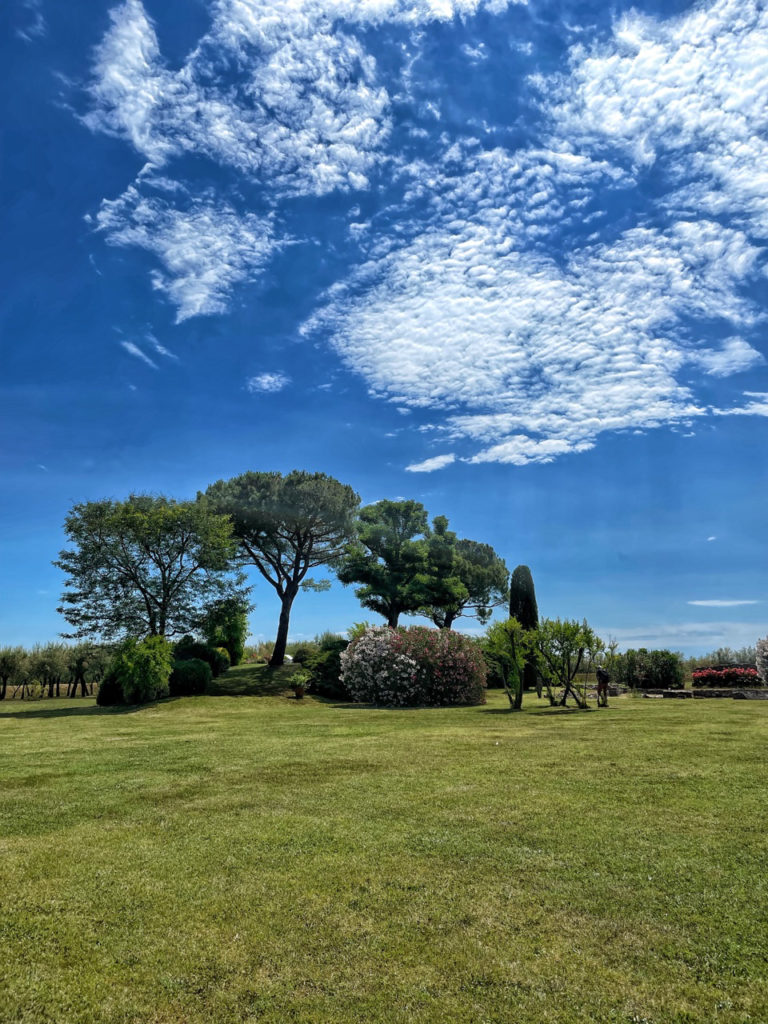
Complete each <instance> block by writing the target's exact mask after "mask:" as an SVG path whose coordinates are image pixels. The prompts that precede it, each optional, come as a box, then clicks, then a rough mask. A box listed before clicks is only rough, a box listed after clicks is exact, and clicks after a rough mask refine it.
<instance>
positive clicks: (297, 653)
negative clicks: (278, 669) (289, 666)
mask: <svg viewBox="0 0 768 1024" xmlns="http://www.w3.org/2000/svg"><path fill="white" fill-rule="evenodd" d="M314 650H316V648H313V647H310V646H309V645H308V644H299V646H298V647H296V648H294V651H293V660H294V662H295V663H296V664H297V665H303V664H304V663H305V662H306V660H307V658H309V657H310V655H311V654H312V653H313V651H314Z"/></svg>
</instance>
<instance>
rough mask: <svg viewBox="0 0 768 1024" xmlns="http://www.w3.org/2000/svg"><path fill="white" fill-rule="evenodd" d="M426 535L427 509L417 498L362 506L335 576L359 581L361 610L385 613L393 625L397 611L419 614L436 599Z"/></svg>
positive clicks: (345, 579)
mask: <svg viewBox="0 0 768 1024" xmlns="http://www.w3.org/2000/svg"><path fill="white" fill-rule="evenodd" d="M446 525H447V520H446ZM429 535H430V530H429V526H428V524H427V512H426V509H425V508H424V506H423V505H422V504H421V503H420V502H418V501H410V500H409V501H388V500H386V499H382V500H381V501H377V502H375V503H374V504H373V505H366V506H365V507H364V508H362V509H361V510H360V516H359V518H358V523H357V537H356V539H355V541H354V543H352V544H350V545H349V547H348V548H347V551H346V554H345V556H344V559H343V562H342V563H341V565H340V567H339V570H338V576H339V579H340V580H341V582H342V583H344V584H349V583H359V584H361V586H359V587H357V589H356V590H355V594H356V596H357V598H358V600H359V601H360V603H361V604H362V606H363V608H369V609H370V610H371V611H374V612H377V613H378V614H379V615H383V616H384V618H385V619H386V620H387V625H388V626H390V627H392V628H393V629H394V628H395V627H396V626H397V624H398V621H399V619H400V616H401V615H411V614H415V613H417V612H418V611H419V610H420V609H421V608H423V607H424V606H425V605H427V604H429V603H430V602H431V601H432V599H433V598H434V591H435V585H436V582H437V577H436V575H435V565H433V566H432V571H431V572H430V546H429V540H428V538H429ZM435 559H436V555H435V552H434V551H433V561H435ZM445 579H446V580H447V579H448V576H447V575H446V577H445ZM443 582H444V581H443Z"/></svg>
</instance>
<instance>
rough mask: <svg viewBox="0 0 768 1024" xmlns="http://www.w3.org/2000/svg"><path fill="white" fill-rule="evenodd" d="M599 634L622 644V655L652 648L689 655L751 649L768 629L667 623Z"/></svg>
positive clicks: (611, 628) (600, 628)
mask: <svg viewBox="0 0 768 1024" xmlns="http://www.w3.org/2000/svg"><path fill="white" fill-rule="evenodd" d="M596 630H597V632H598V634H599V635H600V636H603V637H606V636H611V637H613V638H614V639H616V640H618V642H619V649H620V650H622V651H625V650H627V648H630V647H648V648H662V649H665V648H666V649H669V650H673V651H680V650H681V651H688V652H689V653H694V652H700V653H704V652H707V651H713V650H716V649H717V648H718V647H732V648H735V649H738V648H740V647H749V646H751V645H753V644H754V643H755V640H756V639H757V638H758V637H759V636H761V635H764V634H765V627H764V626H761V625H760V624H759V623H754V622H677V623H675V622H665V623H663V624H657V623H649V624H648V625H645V626H633V627H631V628H622V627H618V628H617V627H614V626H602V625H598V626H596Z"/></svg>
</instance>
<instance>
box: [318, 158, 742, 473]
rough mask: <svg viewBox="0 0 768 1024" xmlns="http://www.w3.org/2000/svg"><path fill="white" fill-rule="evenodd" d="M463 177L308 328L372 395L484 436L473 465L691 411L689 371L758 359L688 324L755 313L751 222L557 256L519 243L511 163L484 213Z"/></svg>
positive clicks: (590, 440) (537, 456) (586, 444)
mask: <svg viewBox="0 0 768 1024" xmlns="http://www.w3.org/2000/svg"><path fill="white" fill-rule="evenodd" d="M499 166H500V158H496V159H495V160H494V161H493V167H494V170H497V169H498V167H499ZM549 166H550V167H551V166H552V165H549ZM474 173H476V172H473V174H474ZM441 184H442V183H441V182H440V181H439V180H438V181H437V183H436V190H437V192H438V193H439V191H440V186H441ZM465 184H466V183H462V187H461V188H460V190H459V196H458V199H456V198H455V197H454V195H452V194H450V193H448V194H443V195H442V196H441V200H440V202H441V203H442V207H441V208H440V209H439V211H438V213H437V214H436V215H435V217H434V219H433V223H432V226H431V227H430V229H429V230H426V231H424V232H423V233H422V234H420V235H419V234H416V237H415V238H414V239H413V240H412V241H411V242H409V243H408V244H406V245H405V246H402V247H401V248H391V249H390V250H389V251H385V252H384V253H383V254H382V255H381V256H379V257H378V258H374V259H373V260H371V261H369V263H368V264H367V265H366V266H364V267H363V268H362V270H361V272H360V275H359V278H360V280H363V281H375V282H376V283H375V284H374V285H373V286H369V287H368V289H367V290H365V291H363V292H362V294H361V293H360V291H359V288H358V286H357V282H355V281H353V282H352V283H351V284H350V286H349V289H348V290H347V291H346V292H345V291H344V290H343V289H336V292H335V296H334V299H333V301H332V302H331V303H330V304H329V306H328V308H327V309H326V310H325V311H324V312H323V313H321V314H320V315H319V316H317V317H315V318H314V320H313V321H311V322H310V323H308V324H307V326H306V330H308V331H309V330H312V329H313V328H315V327H318V326H321V325H322V326H324V327H330V328H331V329H332V330H333V339H334V340H333V344H334V345H335V347H336V348H337V350H338V352H339V353H340V354H341V355H342V357H343V358H344V359H345V361H346V362H347V363H348V364H349V365H350V366H351V367H352V368H353V369H354V370H356V371H357V372H358V373H360V374H362V376H363V377H365V379H366V380H367V381H368V383H369V386H370V388H371V392H372V393H373V394H374V395H378V396H382V397H386V398H388V399H390V400H391V401H393V402H395V403H397V404H398V406H399V407H401V408H402V407H408V406H410V407H422V408H441V409H444V410H446V409H447V410H449V411H450V414H449V416H448V419H447V420H446V422H445V423H444V424H443V426H442V428H441V429H443V430H445V431H447V432H448V433H449V435H450V436H452V437H454V438H464V439H469V440H473V441H476V442H477V441H479V442H481V443H482V442H485V444H484V445H483V447H481V448H480V450H479V451H476V452H475V454H474V456H472V457H471V461H475V462H485V461H500V462H511V463H514V464H518V465H523V464H526V463H529V462H548V461H551V460H552V459H553V458H555V457H557V456H559V455H563V454H566V453H568V452H580V451H585V450H587V449H589V448H590V447H592V446H593V444H594V440H595V438H596V437H597V436H598V434H600V433H601V432H603V431H607V430H627V429H646V428H649V427H653V426H658V425H660V424H665V423H666V424H668V423H685V422H687V421H689V420H690V419H691V418H695V417H699V416H702V415H704V414H705V412H706V409H705V407H703V406H702V405H700V404H699V403H697V402H696V401H695V399H694V397H693V395H692V393H691V392H690V390H689V389H688V388H687V387H684V386H683V385H681V384H680V383H678V380H677V374H678V372H679V371H680V370H681V368H682V367H684V366H685V365H686V364H688V363H690V362H701V363H704V364H705V365H706V368H707V369H708V370H710V371H713V370H714V369H715V368H716V369H717V370H718V371H719V372H721V373H725V372H734V371H735V370H736V369H742V368H743V367H744V366H745V365H749V364H750V363H751V362H752V361H754V359H755V358H759V356H757V353H754V352H753V350H751V349H749V347H748V346H746V345H744V344H743V343H740V341H739V339H732V340H730V341H728V342H726V343H725V344H724V346H723V348H722V351H721V350H713V349H711V348H706V349H704V350H703V352H702V351H701V350H700V349H697V348H696V347H695V346H694V345H693V344H692V343H691V342H690V341H689V340H688V339H687V338H686V337H685V335H684V334H682V333H681V332H680V331H679V329H678V325H679V321H680V320H681V318H682V317H687V316H692V317H715V316H718V317H719V316H723V315H729V316H730V317H731V318H732V320H733V321H734V322H735V323H751V322H752V319H753V313H752V310H751V308H750V307H749V306H748V305H747V304H746V303H744V302H743V301H742V300H741V299H740V298H739V296H738V294H737V293H736V291H735V289H734V282H735V281H736V279H737V275H738V273H740V272H742V270H743V268H744V267H750V266H752V264H753V263H754V260H755V258H756V252H757V250H756V249H754V247H752V246H750V244H749V243H748V242H747V240H746V238H745V237H744V236H743V234H742V233H740V232H738V231H733V230H731V229H726V228H723V227H721V226H719V225H717V224H714V223H709V222H703V223H697V224H692V223H689V222H680V223H676V224H673V225H672V226H671V227H670V228H669V229H667V230H666V231H656V230H649V229H635V230H630V231H627V232H625V233H624V235H622V236H620V237H619V238H618V239H617V241H616V242H614V243H612V244H609V245H605V244H592V245H589V246H586V247H584V248H582V249H581V250H577V251H575V252H574V253H572V254H571V255H569V256H568V257H566V258H565V259H563V260H557V259H555V258H554V257H551V256H548V255H544V254H543V253H542V254H539V253H536V252H535V251H534V252H531V251H527V252H523V251H520V250H519V249H518V248H516V243H518V242H519V236H516V233H515V234H512V233H511V232H510V230H509V220H508V217H507V211H506V208H505V207H504V205H503V196H504V194H506V192H507V187H506V185H507V183H506V178H505V175H504V174H500V175H498V176H497V177H495V178H494V177H491V176H489V177H488V178H487V179H486V181H485V183H484V188H485V196H486V197H487V203H486V205H485V207H481V208H480V209H479V210H478V211H477V216H475V217H474V218H473V219H470V217H469V212H470V211H469V210H468V209H467V206H468V205H469V204H470V201H469V200H468V199H467V197H466V192H467V189H466V188H464V187H463V186H464V185H465ZM476 187H477V186H476V185H475V184H473V185H472V186H471V189H470V191H472V192H473V193H474V192H475V191H476ZM497 204H498V205H497ZM457 207H458V210H459V211H460V213H461V214H462V215H464V216H460V215H457ZM702 246H705V247H709V248H710V249H711V251H712V252H713V253H716V256H713V259H712V261H711V262H709V261H707V260H702V259H701V255H700V253H701V248H702ZM745 350H746V351H745Z"/></svg>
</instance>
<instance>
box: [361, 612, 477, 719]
mask: <svg viewBox="0 0 768 1024" xmlns="http://www.w3.org/2000/svg"><path fill="white" fill-rule="evenodd" d="M341 678H342V680H343V682H344V684H345V686H346V687H347V690H348V691H349V694H350V696H351V697H352V699H353V700H357V701H362V702H370V703H373V704H389V705H390V706H392V705H394V706H408V705H411V706H412V705H414V704H432V705H434V704H482V703H484V702H485V693H484V691H485V663H484V662H483V659H482V656H481V654H480V653H479V651H477V650H476V648H475V646H474V645H473V644H472V642H471V641H470V640H469V639H468V638H466V637H461V636H459V635H458V634H456V633H449V632H447V631H438V630H431V629H426V628H424V627H411V628H410V629H400V630H395V629H390V628H389V627H388V626H372V627H369V628H368V629H367V630H366V631H365V633H363V634H362V635H361V636H359V637H358V638H357V639H356V640H353V642H352V643H351V644H350V645H349V647H348V648H347V649H346V651H344V652H343V653H342V655H341Z"/></svg>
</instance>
